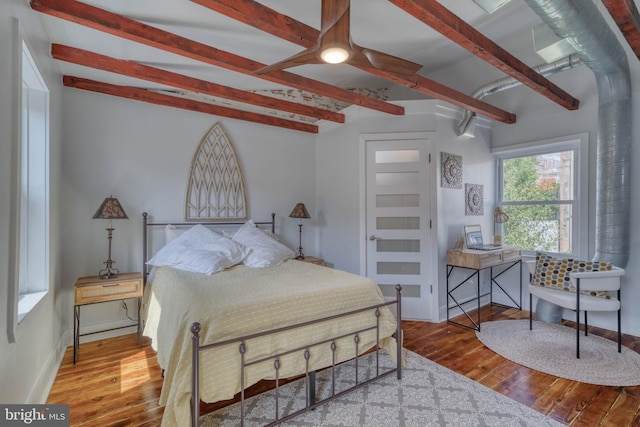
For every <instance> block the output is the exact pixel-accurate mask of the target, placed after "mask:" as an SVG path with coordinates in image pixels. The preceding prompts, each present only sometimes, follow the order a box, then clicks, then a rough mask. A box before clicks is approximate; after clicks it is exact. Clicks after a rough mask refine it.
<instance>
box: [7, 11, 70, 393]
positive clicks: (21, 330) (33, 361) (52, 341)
mask: <svg viewBox="0 0 640 427" xmlns="http://www.w3.org/2000/svg"><path fill="white" fill-rule="evenodd" d="M17 21H19V22H20V26H21V28H22V30H23V31H24V37H25V39H26V41H27V43H28V44H29V48H30V50H31V53H32V54H33V56H34V59H35V61H36V62H37V64H38V68H39V70H40V72H41V73H42V76H43V77H44V79H45V81H46V84H47V86H48V88H49V90H50V108H51V123H50V125H51V126H50V185H51V188H50V200H51V215H50V230H51V240H50V253H51V258H50V267H51V273H50V289H49V293H48V294H47V296H46V297H45V298H44V299H42V300H41V301H40V302H39V303H38V305H37V306H36V307H35V308H34V309H33V310H32V311H31V312H30V313H29V314H28V315H27V316H26V318H25V319H24V320H23V321H22V322H21V323H20V324H19V325H18V329H17V337H16V342H15V343H9V342H8V338H7V334H6V331H7V317H6V313H7V309H6V307H3V308H2V309H0V312H2V313H3V314H2V316H0V330H1V332H0V333H1V334H2V338H0V366H1V367H2V369H1V370H0V402H2V403H44V401H45V399H46V397H47V394H48V392H49V388H50V386H51V384H52V383H53V379H54V378H55V374H56V371H57V367H58V365H59V363H60V360H61V357H62V355H63V353H64V345H63V341H62V330H63V327H64V325H63V323H62V317H63V316H64V314H65V313H64V311H63V310H64V308H63V307H64V304H63V300H64V299H65V296H64V295H61V292H60V291H61V277H62V274H61V255H60V251H59V238H60V233H59V215H58V207H59V204H58V202H57V200H58V196H59V186H60V145H61V139H60V132H61V126H60V125H61V116H62V108H61V102H60V101H61V85H60V83H59V82H60V77H59V75H58V74H57V70H55V69H54V68H53V64H52V62H51V61H50V60H49V59H48V56H49V55H48V52H49V42H48V41H47V40H46V35H45V33H44V30H43V27H42V24H41V22H40V17H39V16H38V15H37V14H36V13H35V12H33V11H31V10H30V9H29V7H28V2H25V1H21V0H6V1H2V2H0V57H1V58H3V59H2V61H0V200H2V202H0V302H1V303H2V304H7V299H8V295H7V292H8V289H9V286H15V282H14V281H13V279H12V278H11V276H10V273H9V271H10V267H11V266H10V264H9V263H10V261H11V254H12V253H15V249H16V248H15V246H14V243H15V242H13V241H12V240H11V237H10V234H11V230H15V229H16V228H17V227H16V223H15V221H14V219H13V218H12V216H13V214H14V213H15V212H16V211H15V209H16V206H15V205H14V202H13V199H12V195H14V193H15V191H16V190H17V187H16V186H17V181H16V178H17V176H16V174H15V173H16V164H15V163H14V161H13V159H14V157H13V156H14V155H15V153H16V150H18V149H19V139H18V138H19V132H18V130H19V123H20V122H19V116H18V111H19V108H18V103H17V102H16V98H15V94H18V96H19V93H20V92H19V91H20V86H21V80H20V74H19V73H20V67H19V62H18V61H16V60H15V59H16V57H15V56H14V48H16V46H17V48H18V49H20V50H18V51H17V52H18V53H19V52H21V47H20V40H19V37H16V33H15V32H14V28H15V27H14V25H15V23H16V22H17ZM16 90H17V92H14V91H16Z"/></svg>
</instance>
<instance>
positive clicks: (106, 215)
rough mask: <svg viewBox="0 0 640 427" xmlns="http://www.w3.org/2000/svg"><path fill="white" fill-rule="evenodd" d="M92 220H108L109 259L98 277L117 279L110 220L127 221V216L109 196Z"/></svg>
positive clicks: (113, 198) (117, 272) (116, 200)
mask: <svg viewBox="0 0 640 427" xmlns="http://www.w3.org/2000/svg"><path fill="white" fill-rule="evenodd" d="M93 218H101V219H108V220H109V227H108V228H107V233H108V236H109V258H108V259H107V260H106V261H105V262H104V264H105V265H106V268H104V269H102V270H100V272H99V273H98V276H100V278H101V279H111V278H113V277H118V274H120V271H119V270H118V269H117V268H114V267H113V264H115V261H114V260H112V259H111V238H112V234H113V230H114V228H113V225H112V220H114V219H129V218H128V217H127V214H126V213H124V209H122V206H120V202H119V201H118V199H116V198H115V197H113V196H109V197H107V198H106V199H104V201H103V202H102V204H101V205H100V207H99V208H98V210H97V211H96V213H95V214H94V215H93Z"/></svg>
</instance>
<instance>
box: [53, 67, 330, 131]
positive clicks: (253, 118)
mask: <svg viewBox="0 0 640 427" xmlns="http://www.w3.org/2000/svg"><path fill="white" fill-rule="evenodd" d="M62 83H63V85H64V86H67V87H73V88H76V89H83V90H88V91H91V92H97V93H103V94H106V95H112V96H118V97H120V98H127V99H134V100H136V101H143V102H148V103H151V104H156V105H163V106H166V107H173V108H181V109H183V110H189V111H197V112H200V113H206V114H212V115H215V116H222V117H229V118H232V119H237V120H244V121H247V122H252V123H261V124H264V125H269V126H277V127H282V128H287V129H292V130H299V131H303V132H310V133H318V126H316V125H311V124H307V123H301V122H294V121H292V120H286V119H281V118H278V117H271V116H266V115H263V114H257V113H251V112H247V111H240V110H234V109H232V108H228V107H221V106H217V105H212V104H207V103H205V102H199V101H194V100H191V99H186V98H179V97H177V96H170V95H164V94H161V93H157V92H153V91H150V90H146V89H138V88H135V87H131V86H118V85H114V84H110V83H103V82H98V81H95V80H90V79H83V78H80V77H73V76H64V77H63V78H62Z"/></svg>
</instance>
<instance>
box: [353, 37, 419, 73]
mask: <svg viewBox="0 0 640 427" xmlns="http://www.w3.org/2000/svg"><path fill="white" fill-rule="evenodd" d="M351 46H352V47H353V48H354V49H355V50H356V51H357V52H358V54H354V53H352V55H351V58H349V63H350V64H351V65H357V66H360V67H365V68H372V67H373V68H376V69H378V70H382V71H388V72H390V73H396V74H402V75H404V76H411V75H413V74H415V73H417V72H418V70H419V69H420V68H422V65H420V64H416V63H415V62H411V61H407V60H406V59H402V58H398V57H397V56H393V55H389V54H388V53H384V52H380V51H377V50H373V49H369V48H366V47H361V46H358V45H356V44H355V43H351Z"/></svg>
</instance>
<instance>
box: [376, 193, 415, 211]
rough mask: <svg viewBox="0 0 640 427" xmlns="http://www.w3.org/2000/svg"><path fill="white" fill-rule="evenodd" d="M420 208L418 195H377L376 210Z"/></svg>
mask: <svg viewBox="0 0 640 427" xmlns="http://www.w3.org/2000/svg"><path fill="white" fill-rule="evenodd" d="M419 206H420V195H419V194H378V195H376V207H377V208H417V207H419Z"/></svg>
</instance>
